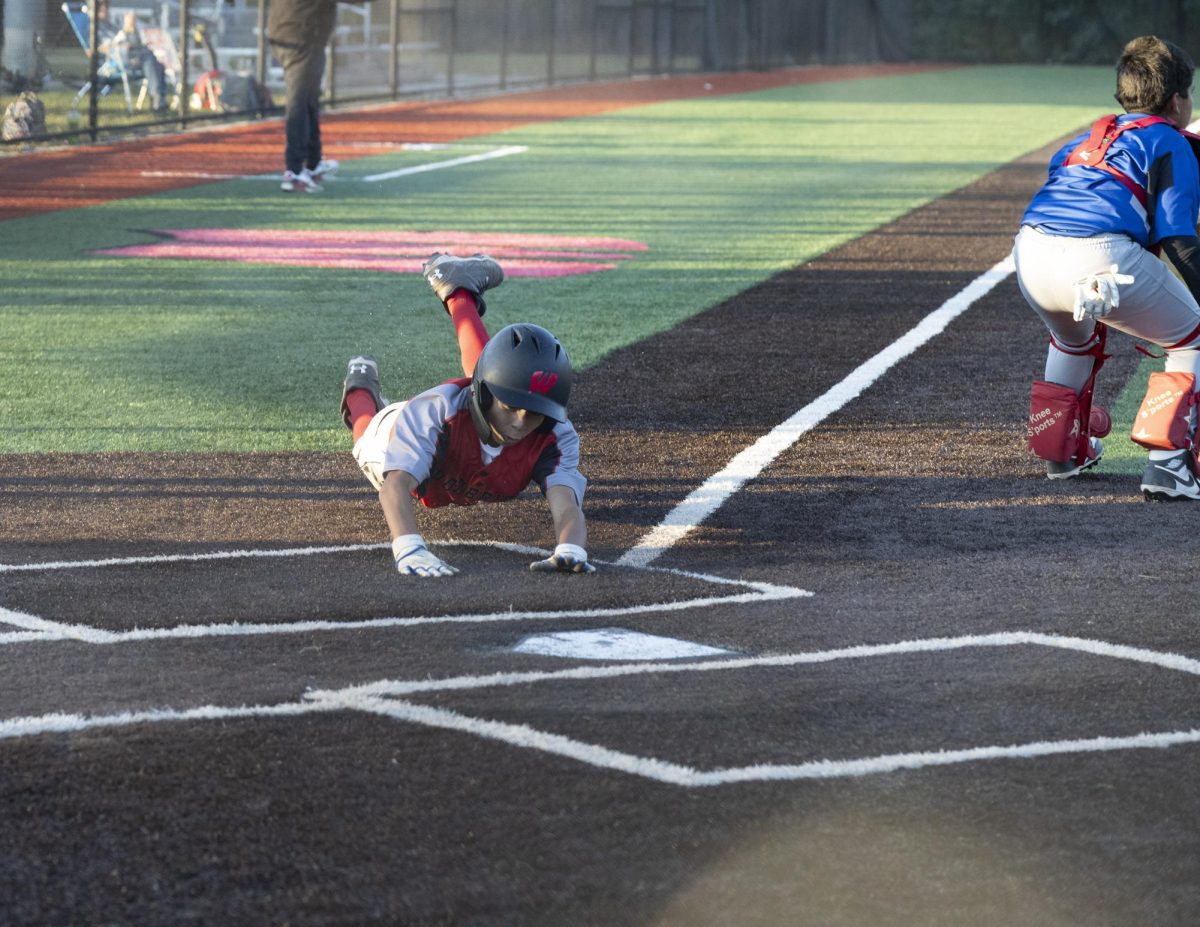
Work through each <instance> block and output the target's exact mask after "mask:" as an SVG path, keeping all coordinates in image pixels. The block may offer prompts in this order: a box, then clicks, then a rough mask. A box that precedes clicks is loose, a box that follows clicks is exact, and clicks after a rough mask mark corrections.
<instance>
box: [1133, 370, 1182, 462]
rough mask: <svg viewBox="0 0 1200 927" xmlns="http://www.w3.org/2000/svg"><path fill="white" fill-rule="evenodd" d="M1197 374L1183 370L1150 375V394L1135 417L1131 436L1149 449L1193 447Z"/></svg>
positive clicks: (1162, 449) (1175, 449) (1147, 389)
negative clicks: (1192, 432)
mask: <svg viewBox="0 0 1200 927" xmlns="http://www.w3.org/2000/svg"><path fill="white" fill-rule="evenodd" d="M1195 405H1196V376H1195V374H1192V373H1183V372H1179V371H1156V372H1154V373H1152V374H1150V382H1149V383H1148V384H1147V386H1146V395H1145V397H1144V398H1143V399H1142V405H1141V407H1140V408H1139V409H1138V411H1137V415H1135V416H1134V418H1133V429H1132V431H1131V432H1130V435H1129V437H1130V438H1131V439H1132V440H1133V441H1134V442H1135V443H1137V444H1140V445H1141V446H1142V447H1144V448H1147V449H1149V450H1158V451H1179V450H1184V449H1185V448H1189V447H1191V446H1192V441H1191V431H1192V421H1193V418H1194V412H1193V407H1194V406H1195Z"/></svg>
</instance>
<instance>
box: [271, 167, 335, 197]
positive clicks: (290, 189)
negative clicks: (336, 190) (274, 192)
mask: <svg viewBox="0 0 1200 927" xmlns="http://www.w3.org/2000/svg"><path fill="white" fill-rule="evenodd" d="M279 189H280V190H283V191H284V192H285V193H320V192H321V191H322V190H324V189H325V188H324V187H322V186H321V185H320V184H319V183H317V179H316V178H315V177H313V175H312V174H311V173H310V172H309V170H308V168H305V169H304V170H302V171H301V172H300V173H299V174H293V173H292V172H291V171H284V172H283V183H281V184H280V185H279Z"/></svg>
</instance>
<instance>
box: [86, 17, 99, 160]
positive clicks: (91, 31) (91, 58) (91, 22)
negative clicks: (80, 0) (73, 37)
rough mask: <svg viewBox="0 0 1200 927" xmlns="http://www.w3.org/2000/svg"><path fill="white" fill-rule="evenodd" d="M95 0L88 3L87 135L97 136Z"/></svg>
mask: <svg viewBox="0 0 1200 927" xmlns="http://www.w3.org/2000/svg"><path fill="white" fill-rule="evenodd" d="M95 6H96V4H95V0H93V2H91V3H89V4H88V7H87V11H88V82H89V83H90V84H91V86H89V87H88V136H89V137H90V138H91V140H92V141H93V142H94V141H96V139H97V138H98V137H99V133H98V131H97V130H98V129H99V127H100V126H99V123H100V87H99V83H100V63H99V61H98V60H97V59H99V57H100V26H99V23H97V22H96V10H95Z"/></svg>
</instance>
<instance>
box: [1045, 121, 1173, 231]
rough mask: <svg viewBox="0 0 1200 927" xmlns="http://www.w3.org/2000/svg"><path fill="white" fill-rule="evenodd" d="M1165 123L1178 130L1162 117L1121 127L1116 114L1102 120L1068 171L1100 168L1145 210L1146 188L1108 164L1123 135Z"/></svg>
mask: <svg viewBox="0 0 1200 927" xmlns="http://www.w3.org/2000/svg"><path fill="white" fill-rule="evenodd" d="M1160 122H1163V123H1166V124H1167V125H1169V126H1171V128H1175V124H1174V123H1173V122H1171V121H1170V120H1168V119H1163V117H1162V116H1143V117H1142V118H1141V119H1134V120H1133V121H1131V122H1127V123H1125V124H1124V125H1117V117H1116V116H1115V115H1113V114H1111V113H1110V114H1109V115H1107V116H1102V117H1100V118H1099V119H1097V120H1096V121H1095V122H1094V123H1093V124H1092V131H1091V134H1089V135H1088V137H1087V138H1085V139H1084V140H1083V141H1082V142H1080V143H1079V144H1078V145H1077V146H1076V148H1075V150H1074V151H1072V152H1071V153H1070V154H1069V155H1068V156H1067V160H1066V161H1064V162H1063V166H1064V167H1071V166H1074V165H1076V164H1084V165H1086V166H1088V167H1095V168H1098V169H1100V170H1102V171H1104V172H1105V173H1108V174H1110V175H1112V176H1113V177H1115V178H1116V179H1117V180H1119V181H1120V182H1121V183H1122V184H1123V185H1124V186H1125V189H1127V190H1128V191H1129V192H1130V193H1132V194H1133V195H1134V197H1135V198H1136V199H1137V201H1138V202H1139V203H1141V204H1142V207H1143V208H1145V206H1146V200H1147V199H1148V194H1147V193H1146V188H1145V187H1143V186H1142V185H1141V184H1139V183H1138V182H1137V181H1135V180H1134V179H1133V178H1132V177H1129V176H1127V175H1125V174H1122V173H1121V172H1120V171H1119V170H1117V169H1116V168H1115V167H1113V166H1112V165H1111V164H1109V163H1108V162H1107V161H1106V160H1105V156H1106V155H1107V154H1108V149H1109V148H1110V147H1111V146H1112V143H1113V142H1115V141H1116V140H1117V139H1118V138H1119V137H1120V136H1121V135H1122V134H1123V133H1125V132H1128V131H1130V130H1131V129H1143V128H1145V127H1146V126H1153V125H1157V124H1158V123H1160Z"/></svg>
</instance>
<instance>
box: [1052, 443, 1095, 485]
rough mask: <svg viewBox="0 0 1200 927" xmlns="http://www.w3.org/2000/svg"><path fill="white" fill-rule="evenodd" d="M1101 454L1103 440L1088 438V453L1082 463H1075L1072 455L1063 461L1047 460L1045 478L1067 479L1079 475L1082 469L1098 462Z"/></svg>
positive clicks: (1089, 467)
mask: <svg viewBox="0 0 1200 927" xmlns="http://www.w3.org/2000/svg"><path fill="white" fill-rule="evenodd" d="M1103 456H1104V442H1103V441H1101V440H1100V439H1099V438H1088V455H1087V459H1086V460H1085V461H1084V462H1083V463H1076V462H1075V458H1074V457H1072V458H1071V459H1070V460H1068V461H1066V462H1065V463H1059V462H1058V461H1055V460H1047V461H1046V479H1048V480H1069V479H1070V478H1071V477H1073V476H1079V474H1081V473H1082V472H1083V471H1084V470H1090V469H1091V468H1092V467H1094V466H1096V464H1098V463H1100V458H1101V457H1103Z"/></svg>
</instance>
